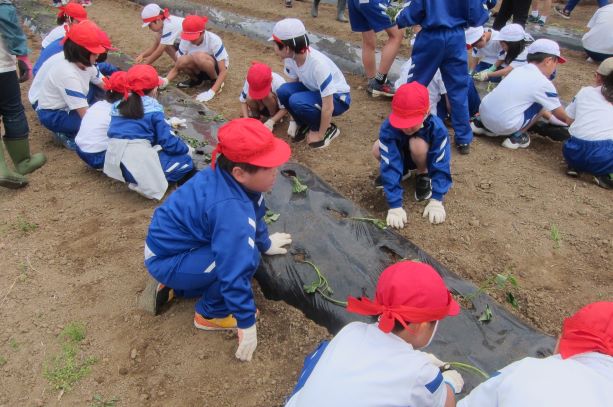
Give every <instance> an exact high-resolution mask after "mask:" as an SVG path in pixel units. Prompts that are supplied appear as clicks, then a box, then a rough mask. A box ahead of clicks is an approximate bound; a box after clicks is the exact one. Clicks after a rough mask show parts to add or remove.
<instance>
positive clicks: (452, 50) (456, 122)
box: [396, 0, 489, 154]
mask: <svg viewBox="0 0 613 407" xmlns="http://www.w3.org/2000/svg"><path fill="white" fill-rule="evenodd" d="M488 17H489V13H488V11H487V7H486V6H485V5H484V3H483V0H466V1H447V0H413V1H412V2H407V3H406V7H404V8H403V9H402V10H401V11H400V13H399V15H398V16H397V17H396V21H397V23H398V27H400V28H404V27H408V26H412V25H416V24H419V25H421V27H422V29H421V31H420V33H419V34H418V35H417V37H416V38H415V46H414V47H413V52H412V55H411V58H412V60H413V64H414V66H413V68H412V69H411V71H410V72H409V76H410V78H409V81H417V82H419V83H421V84H422V85H424V86H428V84H429V83H430V81H431V80H432V77H433V76H434V73H435V72H436V70H437V69H440V70H441V74H442V76H443V82H444V83H445V88H447V94H448V96H449V101H450V104H451V124H452V125H453V129H454V131H455V143H456V146H457V148H458V151H459V152H460V153H461V154H469V152H470V143H471V141H472V137H473V135H472V132H471V130H470V125H469V123H470V121H469V114H468V98H467V94H468V81H467V79H466V73H467V72H468V66H467V56H466V36H465V35H464V28H465V27H478V26H482V25H483V24H484V23H485V22H486V21H487V19H488Z"/></svg>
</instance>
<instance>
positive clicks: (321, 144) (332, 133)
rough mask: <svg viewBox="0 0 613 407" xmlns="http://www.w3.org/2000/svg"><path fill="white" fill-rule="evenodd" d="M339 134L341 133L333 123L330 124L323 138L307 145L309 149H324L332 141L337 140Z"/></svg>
mask: <svg viewBox="0 0 613 407" xmlns="http://www.w3.org/2000/svg"><path fill="white" fill-rule="evenodd" d="M340 134H341V131H340V130H339V128H338V127H336V125H335V124H334V123H331V124H330V127H328V129H327V130H326V133H325V134H324V138H322V139H321V140H319V141H315V142H313V143H309V147H311V148H326V147H328V145H330V143H331V142H332V140H334V139H335V138H337V137H338V136H339V135H340Z"/></svg>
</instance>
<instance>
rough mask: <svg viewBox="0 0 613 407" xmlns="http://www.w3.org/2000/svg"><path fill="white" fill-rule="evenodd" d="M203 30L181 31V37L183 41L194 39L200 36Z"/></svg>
mask: <svg viewBox="0 0 613 407" xmlns="http://www.w3.org/2000/svg"><path fill="white" fill-rule="evenodd" d="M203 32H204V31H199V32H189V33H186V32H182V33H181V39H182V40H185V41H194V40H197V39H198V37H200V34H202V33H203Z"/></svg>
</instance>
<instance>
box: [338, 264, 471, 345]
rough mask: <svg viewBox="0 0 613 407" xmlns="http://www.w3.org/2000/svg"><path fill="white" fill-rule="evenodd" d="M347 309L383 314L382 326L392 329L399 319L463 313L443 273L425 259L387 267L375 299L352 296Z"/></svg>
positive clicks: (406, 320)
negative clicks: (441, 274) (448, 287)
mask: <svg viewBox="0 0 613 407" xmlns="http://www.w3.org/2000/svg"><path fill="white" fill-rule="evenodd" d="M347 311H349V312H354V313H356V314H360V315H380V318H379V329H381V330H382V331H383V332H385V333H389V332H391V331H392V329H393V328H394V323H395V321H398V322H400V323H401V324H402V325H403V326H404V327H405V328H407V323H411V322H412V323H420V322H430V321H438V320H441V319H443V318H445V317H447V316H455V315H458V314H459V313H460V306H459V305H458V303H457V302H456V301H455V300H454V299H453V297H452V296H451V294H450V293H449V290H447V287H446V286H445V282H444V281H443V279H442V278H441V276H440V275H439V274H438V273H437V272H436V270H434V269H433V268H432V266H430V265H428V264H425V263H418V262H414V261H401V262H399V263H396V264H393V265H391V266H389V267H388V268H386V269H385V270H383V273H381V276H379V281H378V282H377V290H376V293H375V301H371V300H369V299H368V298H365V297H362V298H360V299H356V298H353V297H349V298H348V305H347Z"/></svg>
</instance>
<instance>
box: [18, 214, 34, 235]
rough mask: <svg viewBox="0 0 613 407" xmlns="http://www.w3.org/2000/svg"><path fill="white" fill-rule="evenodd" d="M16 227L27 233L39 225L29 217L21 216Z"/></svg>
mask: <svg viewBox="0 0 613 407" xmlns="http://www.w3.org/2000/svg"><path fill="white" fill-rule="evenodd" d="M14 228H15V229H17V230H20V231H21V232H22V233H24V234H27V233H30V232H34V231H35V230H36V229H38V225H37V224H36V223H33V222H29V221H28V220H27V219H24V218H22V217H19V218H17V220H16V221H15V224H14Z"/></svg>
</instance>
